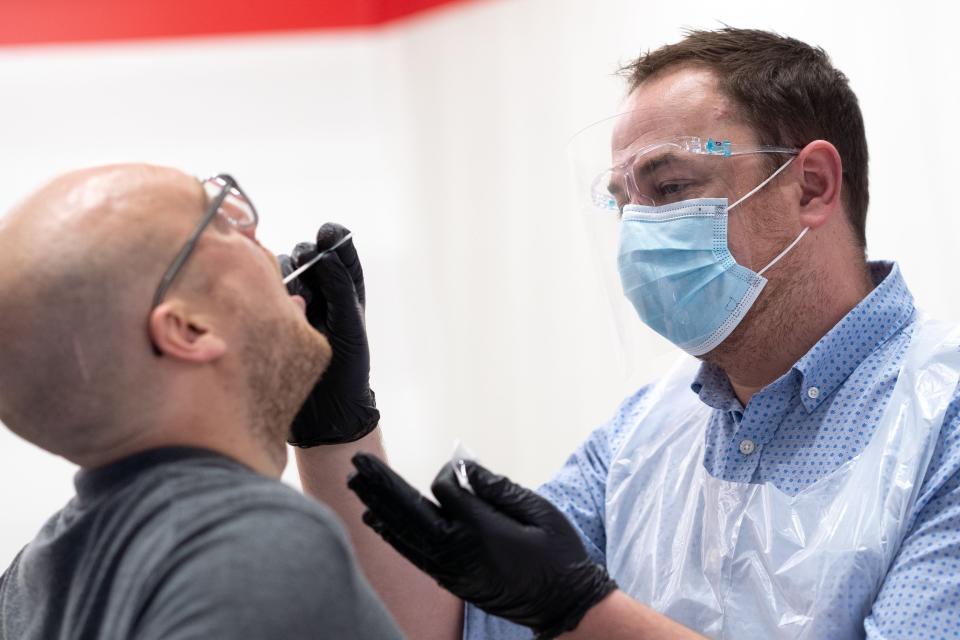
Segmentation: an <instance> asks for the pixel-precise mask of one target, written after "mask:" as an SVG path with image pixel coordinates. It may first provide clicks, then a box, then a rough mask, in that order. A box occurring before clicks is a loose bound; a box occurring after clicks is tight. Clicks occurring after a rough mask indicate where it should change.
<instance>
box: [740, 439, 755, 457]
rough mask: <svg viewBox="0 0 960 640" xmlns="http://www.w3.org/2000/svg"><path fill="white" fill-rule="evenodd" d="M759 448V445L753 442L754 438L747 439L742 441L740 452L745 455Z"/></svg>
mask: <svg viewBox="0 0 960 640" xmlns="http://www.w3.org/2000/svg"><path fill="white" fill-rule="evenodd" d="M756 448H757V445H755V444H753V440H750V439H746V440H741V441H740V453H742V454H743V455H745V456H748V455H750V454H751V453H753V452H754V451H755V450H756Z"/></svg>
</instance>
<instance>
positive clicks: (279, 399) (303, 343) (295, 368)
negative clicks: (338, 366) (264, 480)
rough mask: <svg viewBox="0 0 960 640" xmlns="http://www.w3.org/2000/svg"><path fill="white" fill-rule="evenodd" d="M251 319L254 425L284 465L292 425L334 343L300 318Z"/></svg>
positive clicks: (247, 356)
mask: <svg viewBox="0 0 960 640" xmlns="http://www.w3.org/2000/svg"><path fill="white" fill-rule="evenodd" d="M251 324H254V326H250V327H248V329H249V330H248V332H247V335H248V336H249V340H248V342H247V344H246V345H244V349H243V358H244V361H245V363H246V365H247V367H248V368H247V372H248V373H247V379H246V386H247V397H248V398H249V415H250V428H251V429H252V433H253V436H254V438H255V439H256V441H257V442H259V443H260V444H261V445H262V446H263V448H264V450H265V451H266V452H267V454H268V455H269V456H270V458H271V459H272V460H274V461H275V462H276V463H277V464H278V466H279V467H281V468H282V467H283V466H284V465H285V463H286V441H287V438H288V436H289V434H290V425H291V424H292V423H293V419H294V417H295V416H296V415H297V412H298V411H299V410H300V407H301V406H303V402H304V401H305V400H306V398H307V396H308V395H309V393H310V391H311V390H312V389H313V387H314V386H315V385H316V383H317V381H318V380H319V379H320V376H321V374H322V373H323V372H324V371H325V370H326V368H327V366H328V365H329V364H330V358H331V349H330V343H329V342H328V341H327V339H326V337H324V336H323V335H322V334H320V333H319V332H318V331H316V330H315V329H313V328H312V327H310V326H309V325H308V324H307V323H306V321H304V320H302V319H299V318H284V319H282V320H280V321H273V322H263V321H260V322H257V323H251Z"/></svg>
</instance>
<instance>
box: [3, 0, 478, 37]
mask: <svg viewBox="0 0 960 640" xmlns="http://www.w3.org/2000/svg"><path fill="white" fill-rule="evenodd" d="M465 1H466V0H0V45H16V44H40V43H56V42H92V41H99V40H127V39H139V38H171V37H172V38H176V37H184V36H203V35H222V34H230V33H253V32H263V31H292V30H303V29H344V28H356V27H372V26H376V25H380V24H384V23H386V22H390V21H392V20H396V19H398V18H404V17H407V16H410V15H413V14H415V13H419V12H421V11H426V10H428V9H433V8H435V7H438V6H441V5H447V4H455V3H463V2H465Z"/></svg>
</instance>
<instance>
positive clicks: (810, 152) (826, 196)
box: [793, 140, 843, 229]
mask: <svg viewBox="0 0 960 640" xmlns="http://www.w3.org/2000/svg"><path fill="white" fill-rule="evenodd" d="M794 165H796V166H795V168H794V169H793V170H794V171H796V172H798V173H799V176H800V182H799V185H800V189H799V192H798V194H799V202H798V204H799V206H800V226H801V227H810V229H818V228H819V227H822V226H823V225H824V224H826V223H827V221H828V220H829V219H830V218H831V217H832V216H835V215H840V213H842V211H841V209H842V207H841V206H840V190H841V187H842V185H843V163H842V162H841V160H840V153H839V152H838V151H837V148H836V147H834V146H833V145H832V144H830V143H829V142H827V141H826V140H814V141H813V142H811V143H810V144H808V145H807V146H805V147H804V148H803V149H802V150H801V151H800V153H799V154H798V155H797V157H796V159H795V160H794Z"/></svg>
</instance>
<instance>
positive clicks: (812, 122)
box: [620, 27, 870, 248]
mask: <svg viewBox="0 0 960 640" xmlns="http://www.w3.org/2000/svg"><path fill="white" fill-rule="evenodd" d="M680 65H697V66H701V67H705V68H707V69H710V70H711V71H713V72H714V73H715V74H716V76H717V80H718V82H719V87H720V90H721V91H722V92H723V93H724V94H725V95H727V96H728V97H729V98H731V99H732V100H733V101H734V103H735V104H736V105H737V106H738V107H739V108H740V109H741V110H742V113H741V115H742V117H743V118H744V119H745V121H746V123H747V124H749V125H750V126H751V127H753V128H754V130H755V131H756V132H757V135H758V137H759V142H760V143H761V144H771V145H783V146H793V147H802V146H804V145H806V144H807V143H809V142H811V141H813V140H817V139H822V140H827V141H828V142H830V143H832V144H833V145H834V146H835V147H836V148H837V151H838V152H839V153H840V159H841V162H842V163H843V181H844V188H843V191H842V194H843V203H844V205H845V208H846V210H847V216H848V218H849V220H850V224H851V226H852V227H853V230H854V233H855V234H856V238H857V241H858V242H859V243H860V246H861V247H862V248H866V245H867V240H866V221H867V205H868V203H869V200H870V196H869V192H868V184H867V164H868V154H867V138H866V134H865V133H864V128H863V115H862V114H861V113H860V105H859V103H858V102H857V96H856V95H855V94H854V93H853V90H852V89H850V83H849V81H848V80H847V77H846V76H845V75H844V74H843V73H842V72H841V71H839V70H838V69H836V68H835V67H834V66H833V64H832V63H831V62H830V58H829V56H827V54H826V52H825V51H824V50H823V49H821V48H820V47H811V46H810V45H808V44H806V43H804V42H800V41H799V40H794V39H793V38H787V37H785V36H781V35H778V34H776V33H771V32H769V31H759V30H756V29H734V28H732V27H725V28H723V29H718V30H715V31H699V30H694V31H688V32H687V34H686V37H684V39H683V40H681V41H680V42H677V43H675V44H668V45H666V46H663V47H660V48H659V49H657V50H656V51H648V52H647V53H645V54H643V55H641V56H640V57H639V58H637V59H636V60H634V61H633V62H631V63H629V64H627V65H625V66H624V67H622V68H621V69H620V73H621V75H623V76H625V77H626V78H627V81H628V83H629V88H630V91H633V90H634V89H636V88H637V87H638V86H639V85H640V84H641V83H643V82H644V81H645V80H647V79H648V78H650V77H651V76H654V75H656V74H658V73H660V72H662V71H663V70H665V69H667V68H673V67H676V66H680Z"/></svg>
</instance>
